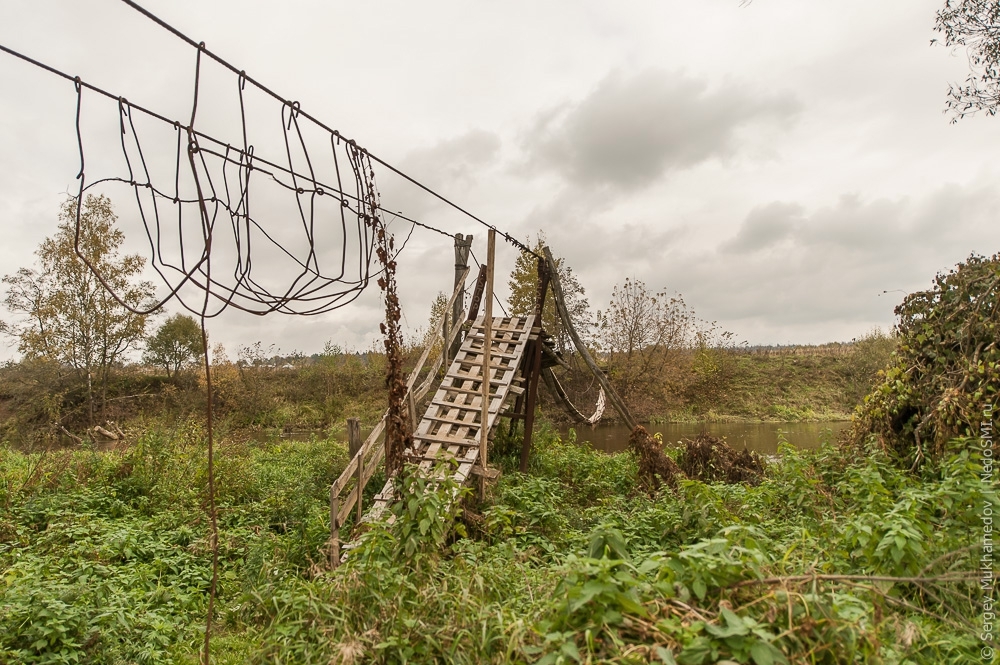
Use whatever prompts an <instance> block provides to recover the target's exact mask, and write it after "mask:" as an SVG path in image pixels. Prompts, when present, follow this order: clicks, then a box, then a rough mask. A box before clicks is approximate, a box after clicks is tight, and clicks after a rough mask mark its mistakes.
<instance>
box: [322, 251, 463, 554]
mask: <svg viewBox="0 0 1000 665" xmlns="http://www.w3.org/2000/svg"><path fill="white" fill-rule="evenodd" d="M468 275H469V268H466V269H465V271H464V272H463V273H462V277H461V279H460V280H459V281H458V284H457V285H456V286H455V291H454V292H453V293H452V294H451V298H450V299H449V300H448V303H447V304H446V305H445V307H444V311H443V312H442V314H441V316H439V317H438V319H437V320H436V321H435V322H434V327H433V330H434V331H435V334H434V336H433V337H432V338H431V339H430V340H429V341H428V342H427V345H426V346H425V347H424V350H423V353H421V354H420V358H419V359H418V360H417V364H416V366H415V367H414V368H413V371H411V372H410V375H409V377H407V380H406V392H407V396H411V395H412V398H413V399H412V400H411V401H410V403H411V404H413V403H416V402H418V401H419V400H421V399H422V398H423V397H424V395H426V394H427V391H428V390H430V387H431V385H432V384H433V377H434V376H435V375H436V374H437V372H438V370H440V369H441V364H442V360H443V357H444V354H445V351H446V350H447V349H448V347H449V345H450V344H451V343H452V342H453V341H454V340H455V338H456V337H457V335H458V331H459V330H461V326H460V325H454V326H452V329H451V330H450V331H449V333H450V334H449V335H448V336H447V339H443V338H444V334H443V333H441V334H439V333H438V331H441V330H442V326H443V324H444V317H446V316H447V315H448V314H449V313H450V312H451V311H452V308H453V306H454V304H455V302H456V300H457V299H458V296H459V294H460V293H461V292H462V290H463V289H464V288H465V279H466V278H467V277H468ZM463 318H464V314H463V316H461V317H459V319H460V320H462V319H463ZM439 338H442V342H443V344H442V347H441V354H440V355H439V357H438V358H437V360H436V361H435V363H434V365H433V368H432V369H431V371H430V372H429V373H428V376H427V379H426V380H425V381H424V382H423V383H422V384H421V385H420V387H419V388H417V389H416V390H414V389H413V386H414V384H415V383H416V382H417V377H418V376H419V375H420V372H421V370H422V369H423V367H424V363H425V362H427V358H428V356H429V355H430V352H431V348H432V347H433V346H434V343H435V342H436V341H437V340H438V339H439ZM388 414H389V412H388V411H386V412H385V413H383V414H382V418H381V419H380V420H379V422H378V423H377V424H376V425H375V427H374V429H372V431H371V433H370V434H369V435H368V438H366V439H365V442H364V443H363V444H361V448H359V449H358V452H357V453H356V454H355V455H354V457H352V458H351V460H350V461H349V462H348V463H347V466H346V467H345V468H344V470H343V472H341V474H340V476H339V477H338V478H337V479H336V480H335V481H333V484H331V485H330V518H331V519H330V539H331V541H332V543H331V544H332V551H331V556H330V559H331V562H334V561H339V560H340V555H339V550H340V547H339V532H340V525H341V524H343V523H344V520H346V519H347V516H348V515H350V513H351V509H352V508H354V506H355V504H356V503H357V502H358V501H359V500H360V498H361V493H362V492H363V491H364V488H365V486H366V485H367V484H368V481H369V480H371V478H372V476H373V475H375V470H376V469H377V468H378V464H379V459H378V458H379V456H380V455H381V452H382V450H383V448H384V446H385V442H384V441H383V440H382V438H381V437H382V433H383V432H384V431H385V419H386V416H388ZM413 415H414V417H415V414H413ZM359 468H360V471H361V473H360V474H359V473H358V471H359ZM359 475H360V482H357V483H355V485H354V487H353V488H352V489H351V492H350V494H348V495H347V497H346V499H345V500H344V502H343V503H342V504H341V502H340V495H341V494H342V493H343V491H344V489H345V488H346V487H347V485H348V484H349V483H350V482H351V480H358V479H359Z"/></svg>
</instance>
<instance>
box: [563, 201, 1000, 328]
mask: <svg viewBox="0 0 1000 665" xmlns="http://www.w3.org/2000/svg"><path fill="white" fill-rule="evenodd" d="M998 210H1000V191H998V190H997V189H996V188H995V187H993V186H990V185H989V183H983V184H981V185H969V186H956V185H944V186H942V187H940V188H938V189H935V190H933V191H931V192H928V193H927V194H926V195H924V196H921V197H901V198H896V199H875V200H865V199H862V198H860V197H858V196H851V195H848V196H843V197H841V198H840V199H838V200H837V201H836V202H834V203H832V204H831V205H829V206H825V207H820V208H814V209H807V208H805V207H804V206H802V205H800V204H797V203H794V202H772V203H769V204H766V205H761V206H758V207H756V208H754V209H753V210H751V211H750V212H749V213H748V214H747V216H746V218H745V219H744V221H743V223H742V225H741V227H740V228H739V230H738V231H737V232H736V234H735V235H734V236H732V237H731V238H730V239H728V240H726V241H725V242H722V243H719V244H718V245H717V248H716V249H706V250H702V251H696V250H686V249H685V248H684V246H683V244H678V243H674V244H673V245H672V246H669V245H668V246H667V248H666V250H665V251H664V253H663V254H662V260H661V261H659V262H650V263H648V264H643V263H639V264H633V266H632V268H634V270H633V273H634V274H635V276H636V277H638V278H639V279H642V280H644V281H645V282H646V283H647V285H650V286H652V287H655V288H661V287H665V288H666V289H667V290H669V291H678V292H680V293H682V294H684V297H685V300H686V302H687V303H688V304H689V305H691V306H692V307H693V308H694V310H695V312H697V314H698V315H699V316H700V317H702V318H706V319H709V320H718V321H719V323H720V325H722V326H723V327H724V328H726V329H728V330H732V331H733V332H735V333H736V334H737V336H739V337H740V338H744V339H749V341H751V342H753V343H784V342H787V341H790V340H792V339H794V340H795V341H797V342H825V341H834V340H837V339H840V340H847V339H850V338H851V337H853V336H856V335H858V334H861V333H863V332H865V331H866V330H867V329H869V328H870V327H871V326H873V325H882V326H889V325H891V324H892V323H893V320H894V318H893V313H892V309H893V307H894V306H895V305H896V304H898V302H899V300H900V299H901V297H902V296H901V294H889V295H880V294H881V291H882V290H883V289H884V290H890V291H891V290H894V289H902V290H904V291H906V292H912V291H915V290H920V289H925V288H928V287H929V286H930V285H931V282H932V279H933V277H934V273H935V272H937V271H941V270H947V269H950V268H951V267H952V266H954V264H955V263H957V262H959V261H962V260H964V259H965V258H966V257H967V256H968V255H969V253H970V252H973V251H976V252H979V253H989V252H992V251H994V249H995V248H996V247H997V246H998V244H1000V230H998V228H997V227H996V224H995V221H994V220H995V215H996V213H997V211H998ZM567 254H571V252H567ZM618 265H621V264H620V262H619V264H618ZM579 272H580V275H581V281H582V283H583V284H584V285H585V286H587V287H593V288H592V291H593V295H592V297H591V302H592V304H594V305H595V306H599V305H600V304H601V303H602V302H604V301H605V300H606V297H607V296H606V295H605V294H604V292H605V291H608V292H610V285H611V284H612V283H614V282H620V281H621V279H622V276H620V275H610V274H608V273H607V271H604V270H601V269H599V268H598V267H594V268H586V269H580V270H579ZM605 283H606V284H605ZM605 286H606V288H605Z"/></svg>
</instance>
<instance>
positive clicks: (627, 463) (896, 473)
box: [0, 424, 1000, 665]
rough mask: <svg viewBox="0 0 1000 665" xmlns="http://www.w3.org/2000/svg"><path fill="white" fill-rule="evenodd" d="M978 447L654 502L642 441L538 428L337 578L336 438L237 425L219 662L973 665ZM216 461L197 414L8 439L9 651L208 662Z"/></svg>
mask: <svg viewBox="0 0 1000 665" xmlns="http://www.w3.org/2000/svg"><path fill="white" fill-rule="evenodd" d="M505 447H506V448H508V449H509V452H505V451H504V448H505ZM974 450H977V447H976V446H974V445H973V443H972V442H970V441H967V440H963V439H958V440H955V441H954V442H953V443H952V444H950V445H949V447H948V449H947V450H946V452H945V454H944V455H943V456H942V457H941V458H940V460H937V461H933V462H929V463H928V464H927V465H925V466H924V468H923V469H922V470H921V472H920V474H917V475H914V474H910V473H908V472H905V471H902V470H900V469H899V468H898V467H897V466H895V465H894V464H893V463H892V461H891V459H890V458H888V457H886V456H884V455H883V454H882V453H880V452H878V450H872V451H869V454H867V455H857V456H856V455H854V454H852V453H851V452H850V451H848V450H844V449H838V448H835V447H832V446H831V445H826V446H825V447H823V448H822V449H821V450H820V451H817V452H801V451H797V450H795V449H792V448H791V447H789V446H788V445H786V444H782V445H781V448H780V459H779V460H777V461H776V462H774V463H772V464H771V465H770V467H769V469H768V472H767V475H766V477H765V478H764V480H763V482H761V483H760V484H759V485H757V486H755V487H750V486H746V485H741V484H737V485H725V484H704V483H701V482H698V481H681V482H680V483H679V486H678V489H677V490H676V491H670V490H667V489H663V490H662V491H660V492H659V493H654V494H653V495H650V494H648V493H646V492H645V491H643V490H642V489H641V488H640V487H639V485H638V481H637V474H638V469H637V465H636V458H635V457H634V456H633V455H632V454H630V453H625V454H620V455H616V456H607V455H603V454H600V453H595V452H592V451H590V450H589V449H587V448H586V447H581V446H578V445H575V444H574V443H573V442H564V441H560V440H559V439H558V438H557V437H556V436H555V435H554V434H553V433H552V431H551V430H545V431H543V433H542V434H541V436H540V437H539V441H538V446H537V454H536V455H535V456H534V457H533V458H532V463H531V468H530V471H529V473H528V474H526V475H521V474H518V473H516V472H515V471H514V470H513V469H514V468H515V467H516V463H517V460H516V445H507V444H506V443H505V442H502V441H501V442H500V444H499V445H498V448H497V458H496V459H497V461H498V462H499V463H500V464H501V465H502V466H503V467H504V469H505V474H504V476H503V477H502V478H501V480H500V481H499V482H498V483H497V484H496V485H495V486H493V487H492V488H491V492H490V495H489V496H488V498H487V500H486V501H485V502H484V503H483V504H481V505H478V506H477V505H474V504H473V503H471V501H470V500H467V504H466V507H467V511H466V513H465V516H464V519H463V521H462V522H459V523H458V527H457V528H456V529H449V528H448V527H447V525H448V524H449V522H448V521H447V520H442V519H441V516H442V513H443V511H444V510H445V506H446V504H447V502H446V498H447V493H448V492H450V491H452V489H453V488H447V487H446V488H443V490H442V492H439V493H438V494H431V495H430V496H429V497H428V498H426V499H421V500H416V499H413V500H404V501H402V502H400V503H399V504H397V506H396V508H395V510H396V513H397V520H396V522H395V524H394V525H392V526H385V525H376V526H374V527H372V528H371V529H370V530H368V531H367V532H366V533H364V534H363V535H362V536H361V539H360V541H359V542H360V544H359V546H358V547H357V548H356V549H355V550H354V551H353V552H352V553H351V555H350V557H349V558H348V561H347V563H346V564H345V565H343V566H341V567H339V568H338V569H336V570H334V571H329V570H326V565H325V549H324V544H325V539H326V537H327V526H328V525H327V521H326V518H327V513H326V511H327V494H326V493H327V487H328V484H329V483H330V482H331V481H332V480H333V478H334V477H335V475H336V474H337V472H338V471H339V470H340V469H341V468H343V466H344V464H345V462H346V455H345V451H344V449H343V447H342V445H341V444H338V443H332V442H329V441H312V442H296V443H291V444H289V443H274V442H272V443H236V442H232V441H227V442H224V443H223V445H222V447H221V449H220V451H219V457H218V481H217V486H218V488H219V514H220V550H221V551H220V556H221V584H220V588H219V596H218V601H217V603H216V608H217V611H216V616H215V617H214V622H215V628H214V632H215V635H216V636H217V638H216V639H215V640H214V641H213V659H214V661H215V662H220V663H241V662H255V663H324V664H325V663H330V662H356V663H361V662H373V661H374V662H389V663H397V662H414V663H427V662H545V663H557V662H564V663H574V662H597V661H602V662H621V663H628V662H633V663H644V662H665V663H672V662H676V663H681V664H682V665H697V664H699V663H715V662H717V661H718V660H723V659H725V660H730V661H733V662H737V663H753V664H755V665H766V664H768V663H785V662H788V663H840V662H867V663H879V662H882V663H934V664H935V665H937V664H939V663H966V662H972V661H971V659H972V658H973V657H976V656H978V654H979V648H980V646H981V645H980V644H979V643H978V641H977V637H976V633H975V631H974V630H973V629H972V628H971V627H970V625H969V624H970V622H971V621H973V618H974V615H975V612H976V609H975V599H976V598H978V589H977V587H978V583H977V582H976V581H973V580H968V579H960V578H961V575H959V574H958V572H960V571H967V570H972V569H973V568H974V567H975V559H976V557H977V555H976V554H975V553H974V552H971V551H970V550H969V548H968V547H967V545H968V544H969V539H970V536H969V534H970V533H973V532H974V530H975V529H977V528H978V526H979V511H980V508H981V507H982V506H983V505H984V502H986V503H985V505H990V506H992V508H993V510H1000V504H998V503H997V501H996V498H995V496H994V495H987V494H984V493H983V492H982V485H981V484H980V483H979V478H978V475H977V469H978V464H977V460H976V457H975V454H974V453H973V452H972V451H974ZM204 474H205V462H204V437H203V433H202V432H201V431H200V428H199V427H198V425H196V424H187V425H185V426H184V427H181V428H178V429H175V430H169V431H168V430H160V429H152V430H147V431H146V432H145V433H144V434H142V435H140V436H139V438H138V440H137V443H136V444H135V445H133V446H132V447H130V448H129V449H127V450H124V451H118V452H95V451H85V450H78V451H72V452H69V451H63V452H59V453H48V454H40V453H36V454H24V453H19V452H13V451H10V450H6V451H3V452H2V453H0V478H2V479H3V480H2V481H0V509H2V512H0V565H2V567H3V570H4V574H3V577H2V578H0V580H2V581H0V662H21V663H72V662H89V663H118V662H150V663H159V662H180V663H194V662H196V660H197V651H198V648H199V645H200V636H201V631H202V630H203V628H204V612H205V608H206V596H207V588H208V580H209V576H210V562H211V556H210V551H209V547H208V542H207V537H206V533H207V526H206V523H205V521H206V518H205V513H204V508H203V502H204V496H203V492H202V491H201V490H200V489H199V488H201V487H203V486H204V482H203V481H204ZM419 482H420V481H419V480H415V479H409V480H407V481H405V482H404V484H403V486H404V496H410V497H411V498H412V497H414V496H415V495H416V494H419V493H420V492H421V488H420V487H419V486H415V485H416V484H418V483H419ZM421 496H422V494H421ZM869 575H876V576H879V577H877V578H870V577H866V576H869ZM839 576H843V577H839ZM917 577H920V578H925V579H924V580H923V581H921V580H917V579H914V578H917Z"/></svg>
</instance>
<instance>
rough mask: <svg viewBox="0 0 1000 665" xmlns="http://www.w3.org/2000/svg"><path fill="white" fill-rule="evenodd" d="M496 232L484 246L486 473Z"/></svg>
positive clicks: (482, 487) (482, 486)
mask: <svg viewBox="0 0 1000 665" xmlns="http://www.w3.org/2000/svg"><path fill="white" fill-rule="evenodd" d="M496 240H497V237H496V231H494V230H493V229H490V233H489V239H488V240H487V244H486V266H487V267H486V293H485V295H484V296H483V300H484V305H485V307H484V308H483V382H482V388H483V405H482V407H483V408H482V424H481V425H480V427H479V463H480V465H482V467H483V471H484V472H485V471H486V465H487V464H488V463H489V450H488V448H487V442H488V440H489V434H490V430H489V423H490V401H491V400H490V379H491V376H490V375H491V373H492V371H491V370H490V364H491V363H490V354H491V351H492V349H493V262H494V258H495V254H496ZM485 493H486V475H485V473H484V474H483V475H481V476H480V477H479V498H480V499H482V498H483V496H484V495H485Z"/></svg>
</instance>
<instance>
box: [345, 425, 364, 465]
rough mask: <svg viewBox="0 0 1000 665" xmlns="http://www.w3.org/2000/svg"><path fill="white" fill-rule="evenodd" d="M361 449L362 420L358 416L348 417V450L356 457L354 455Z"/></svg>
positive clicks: (352, 456)
mask: <svg viewBox="0 0 1000 665" xmlns="http://www.w3.org/2000/svg"><path fill="white" fill-rule="evenodd" d="M359 450H361V421H360V420H358V419H357V418H348V419H347V452H348V454H349V455H350V456H351V459H354V456H355V455H357V454H358V451H359Z"/></svg>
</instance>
